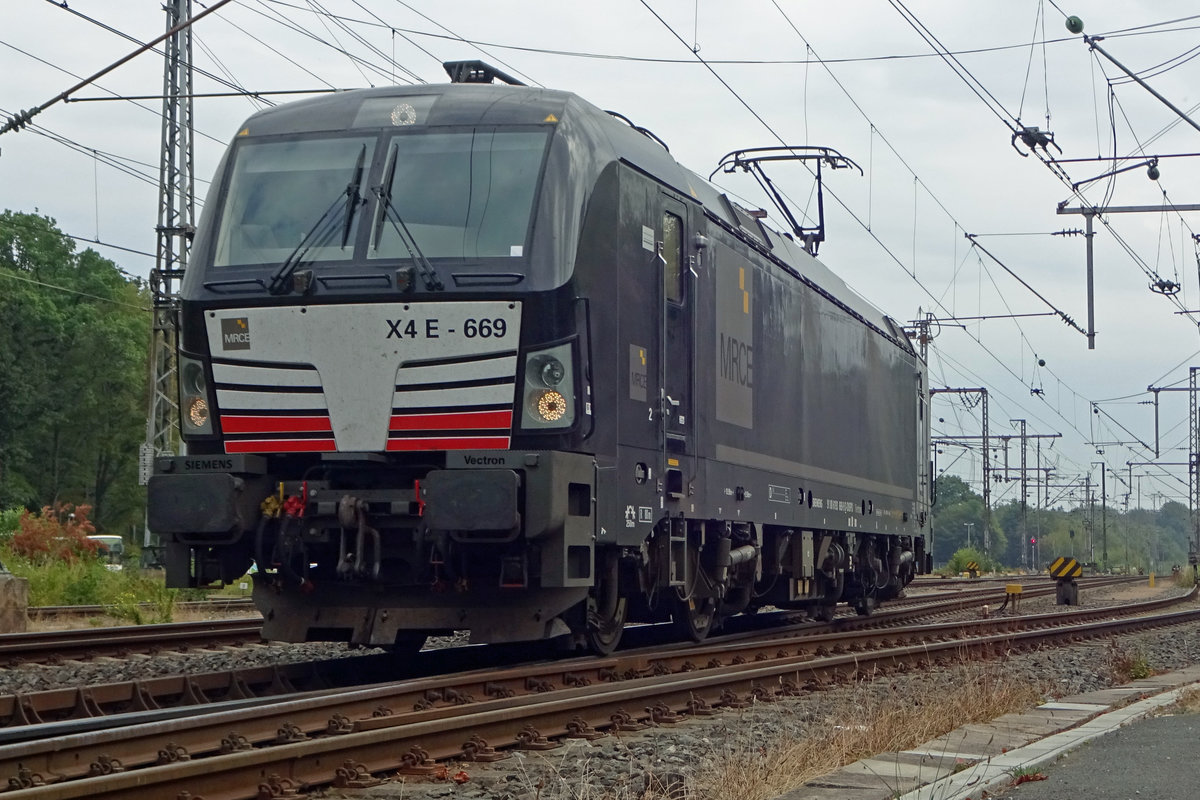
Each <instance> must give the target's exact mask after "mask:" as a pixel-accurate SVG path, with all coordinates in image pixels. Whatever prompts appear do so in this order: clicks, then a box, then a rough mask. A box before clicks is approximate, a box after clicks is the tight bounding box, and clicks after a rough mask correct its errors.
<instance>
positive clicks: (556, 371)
mask: <svg viewBox="0 0 1200 800" xmlns="http://www.w3.org/2000/svg"><path fill="white" fill-rule="evenodd" d="M566 374H567V369H566V367H564V366H563V365H562V362H561V361H559V360H558V359H557V358H554V357H553V356H548V357H547V358H546V360H545V361H544V362H543V363H542V369H541V372H540V377H541V379H542V383H544V384H546V385H547V386H558V385H559V384H560V383H562V379H563V376H564V375H566Z"/></svg>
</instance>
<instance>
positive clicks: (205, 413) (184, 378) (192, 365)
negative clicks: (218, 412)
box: [179, 355, 213, 434]
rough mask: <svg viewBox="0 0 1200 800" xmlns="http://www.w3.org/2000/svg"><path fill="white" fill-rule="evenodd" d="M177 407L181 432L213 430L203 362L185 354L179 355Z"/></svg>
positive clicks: (190, 432) (197, 432)
mask: <svg viewBox="0 0 1200 800" xmlns="http://www.w3.org/2000/svg"><path fill="white" fill-rule="evenodd" d="M179 408H180V409H181V410H182V412H183V413H182V414H180V419H181V422H182V423H183V432H184V433H189V434H211V433H212V432H213V424H212V414H211V413H210V411H209V409H210V408H211V405H210V403H209V397H208V380H207V378H205V375H204V364H203V363H201V362H200V361H197V360H196V359H194V358H188V357H187V356H185V355H180V356H179Z"/></svg>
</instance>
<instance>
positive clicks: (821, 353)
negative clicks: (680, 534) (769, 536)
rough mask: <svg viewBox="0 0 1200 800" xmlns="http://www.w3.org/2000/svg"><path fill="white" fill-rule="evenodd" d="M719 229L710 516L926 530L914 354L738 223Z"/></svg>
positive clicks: (705, 327)
mask: <svg viewBox="0 0 1200 800" xmlns="http://www.w3.org/2000/svg"><path fill="white" fill-rule="evenodd" d="M711 238H712V239H713V240H714V242H715V244H714V246H713V248H712V249H713V261H715V264H714V267H713V269H712V272H713V275H714V277H713V302H712V304H711V305H709V306H705V307H704V310H705V313H706V314H707V315H709V316H708V319H706V320H702V322H701V326H700V330H701V335H702V336H704V337H707V339H708V342H707V343H706V344H701V347H700V352H701V353H704V352H707V353H711V354H713V356H712V357H711V359H709V360H708V361H707V362H706V361H705V360H704V359H700V360H699V361H698V364H700V365H701V366H702V367H704V368H706V369H709V370H711V371H710V373H709V375H708V377H706V378H702V379H701V381H700V382H701V385H710V386H713V387H714V388H713V390H712V391H711V392H710V394H709V396H710V399H711V402H712V408H711V414H710V415H703V414H702V417H708V418H710V419H711V423H710V427H709V428H708V432H707V435H706V436H705V437H703V438H704V439H705V440H706V441H708V442H710V446H709V448H708V450H707V451H706V456H708V457H709V458H711V459H712V460H713V461H714V464H713V470H714V471H713V474H712V476H711V478H712V479H711V481H710V483H709V485H708V487H707V490H706V492H705V495H706V497H707V498H708V499H709V501H710V503H709V506H710V507H709V508H708V509H707V511H706V513H708V514H709V515H713V516H716V517H718V518H744V519H748V520H754V521H758V522H762V523H779V524H786V525H802V526H813V527H817V528H833V529H838V530H864V531H872V532H874V531H878V532H881V533H900V532H903V533H914V532H916V530H915V529H916V525H915V524H906V523H908V522H909V520H910V519H912V518H914V517H915V513H914V512H915V510H916V505H917V497H916V495H917V484H918V480H917V475H916V465H917V464H918V461H919V459H918V454H917V452H916V441H915V437H914V436H913V431H914V430H916V429H917V422H918V416H919V414H920V403H921V398H920V394H919V382H918V381H917V379H916V378H917V375H918V374H919V372H920V369H919V367H918V366H917V365H916V363H915V358H914V357H913V356H912V354H911V353H909V352H908V351H906V350H903V349H901V348H900V347H898V346H897V345H896V344H895V343H893V342H891V341H889V340H887V339H885V338H884V337H883V336H882V335H880V334H879V333H877V332H876V331H874V330H872V329H870V328H869V327H868V326H867V325H866V324H864V323H863V322H862V321H861V320H858V319H855V318H854V317H853V316H851V315H850V314H849V313H847V311H846V310H845V309H843V308H841V307H839V306H838V305H836V304H835V303H833V302H831V301H830V300H828V299H827V298H825V297H823V296H822V295H821V294H819V293H818V292H816V291H814V290H813V289H812V288H811V287H809V286H808V285H806V284H805V283H803V282H802V281H801V280H800V279H798V278H797V277H796V276H795V275H791V274H788V273H785V272H784V271H783V270H782V269H781V268H779V267H778V266H777V265H774V264H771V263H770V262H768V261H767V259H766V258H765V257H764V256H762V255H761V254H759V253H757V252H755V251H754V250H753V249H752V248H749V247H748V246H746V245H745V244H744V243H742V242H740V241H737V240H736V239H734V238H733V237H732V236H730V235H729V234H728V233H727V232H725V231H722V230H718V231H715V232H714V233H713V235H712V237H711ZM750 476H754V477H753V479H752V478H751V477H750ZM810 494H811V500H810V498H809V495H810Z"/></svg>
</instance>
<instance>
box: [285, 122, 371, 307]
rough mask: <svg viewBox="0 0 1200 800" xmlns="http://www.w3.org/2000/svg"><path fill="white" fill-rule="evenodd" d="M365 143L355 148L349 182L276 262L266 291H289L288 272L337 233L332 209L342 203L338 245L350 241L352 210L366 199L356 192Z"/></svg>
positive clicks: (335, 218) (365, 147) (334, 212)
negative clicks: (289, 251)
mask: <svg viewBox="0 0 1200 800" xmlns="http://www.w3.org/2000/svg"><path fill="white" fill-rule="evenodd" d="M366 158H367V146H366V145H365V144H364V145H363V146H362V148H361V149H360V150H359V151H358V161H357V162H355V164H354V172H353V173H351V176H350V183H348V184H347V185H346V190H345V191H344V192H342V193H341V194H339V195H338V196H337V199H336V200H334V201H333V203H332V204H331V205H330V206H329V208H327V209H325V213H323V214H322V215H321V216H320V218H319V219H318V220H317V221H316V222H315V223H314V224H313V226H312V227H311V228H309V229H308V232H307V233H305V234H304V236H303V238H301V239H300V244H298V245H296V249H295V250H293V251H292V252H291V253H289V254H288V257H287V258H285V259H284V260H283V263H282V264H280V265H279V269H278V270H276V271H275V274H274V275H272V276H271V283H270V284H268V286H267V291H268V292H270V293H271V294H283V293H285V292H289V291H291V290H292V288H293V281H292V275H293V274H294V273H295V272H296V270H297V269H299V267H300V265H301V264H302V263H303V262H304V257H305V256H306V255H308V252H309V251H310V250H312V249H313V248H314V247H324V246H326V245H327V244H329V242H330V241H331V240H332V239H333V236H334V234H335V233H337V229H338V224H337V214H336V212H337V211H338V210H339V209H341V208H342V206H343V204H345V210H344V212H343V213H344V214H345V223H344V224H343V226H342V247H345V246H346V243H347V242H349V241H350V229H351V227H353V225H354V214H355V212H356V211H358V207H359V206H360V205H362V204H363V203H365V202H366V200H365V199H364V198H363V196H362V194H361V193H360V192H359V187H360V186H362V175H363V166H364V164H365V163H366Z"/></svg>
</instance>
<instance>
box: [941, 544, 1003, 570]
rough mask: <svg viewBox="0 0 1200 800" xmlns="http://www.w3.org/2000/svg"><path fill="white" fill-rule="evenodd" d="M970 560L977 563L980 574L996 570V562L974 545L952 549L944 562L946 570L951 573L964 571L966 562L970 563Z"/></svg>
mask: <svg viewBox="0 0 1200 800" xmlns="http://www.w3.org/2000/svg"><path fill="white" fill-rule="evenodd" d="M972 561H974V562H975V563H976V564H978V565H979V572H980V574H982V573H984V572H995V571H996V567H997V564H996V562H995V561H993V560H992V559H990V558H988V557H987V556H985V555H984V554H983V553H982V552H980V551H979V550H977V549H975V548H974V547H964V548H962V549H961V550H956V551H954V555H952V556H950V560H949V561H948V562H947V563H946V572H947V573H949V574H951V575H958V574H959V573H962V572H966V571H967V564H970V563H971V562H972Z"/></svg>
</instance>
